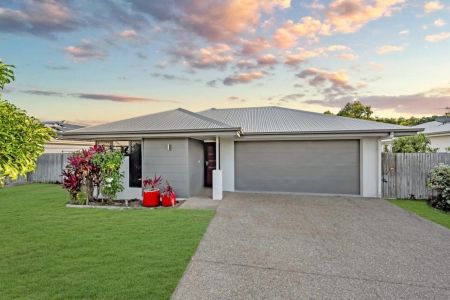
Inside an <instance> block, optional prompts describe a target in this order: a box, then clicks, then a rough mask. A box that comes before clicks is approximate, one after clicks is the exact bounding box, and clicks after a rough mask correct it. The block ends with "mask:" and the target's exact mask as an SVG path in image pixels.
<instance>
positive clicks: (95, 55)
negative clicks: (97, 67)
mask: <svg viewBox="0 0 450 300" xmlns="http://www.w3.org/2000/svg"><path fill="white" fill-rule="evenodd" d="M64 51H65V52H66V53H68V54H69V55H70V56H71V57H72V59H73V60H75V61H78V62H80V61H84V60H87V59H98V60H102V59H104V58H105V57H106V52H105V51H103V50H102V49H100V48H99V47H98V46H96V45H94V44H93V43H92V42H91V41H89V40H86V39H84V40H81V42H80V43H79V44H78V45H74V46H68V47H65V48H64Z"/></svg>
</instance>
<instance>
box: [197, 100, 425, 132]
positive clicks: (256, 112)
mask: <svg viewBox="0 0 450 300" xmlns="http://www.w3.org/2000/svg"><path fill="white" fill-rule="evenodd" d="M198 114H200V115H203V116H206V117H209V118H212V119H215V120H219V121H221V122H224V123H227V124H229V125H231V126H240V127H241V128H242V132H243V134H261V133H269V134H274V133H308V132H310V133H321V132H323V133H325V132H327V133H328V132H353V131H354V132H361V131H373V132H377V131H381V132H389V131H396V132H399V131H410V132H414V131H415V130H416V129H412V128H410V127H405V126H398V125H392V124H386V123H380V122H374V121H366V120H358V119H351V118H344V117H338V116H332V115H325V114H322V113H314V112H308V111H302V110H295V109H289V108H283V107H275V106H270V107H251V108H231V109H214V108H213V109H209V110H206V111H202V112H199V113H198Z"/></svg>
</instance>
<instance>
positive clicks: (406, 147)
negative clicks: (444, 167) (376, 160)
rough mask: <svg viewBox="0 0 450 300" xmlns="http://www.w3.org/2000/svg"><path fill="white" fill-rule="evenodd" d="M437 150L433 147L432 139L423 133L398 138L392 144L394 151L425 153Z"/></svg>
mask: <svg viewBox="0 0 450 300" xmlns="http://www.w3.org/2000/svg"><path fill="white" fill-rule="evenodd" d="M436 150H437V149H434V148H431V146H430V139H429V138H428V137H427V136H426V135H425V134H423V133H419V134H416V135H411V136H402V137H399V138H396V139H395V140H394V142H393V144H392V152H394V153H425V152H436Z"/></svg>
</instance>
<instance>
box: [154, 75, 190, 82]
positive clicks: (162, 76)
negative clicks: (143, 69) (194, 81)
mask: <svg viewBox="0 0 450 300" xmlns="http://www.w3.org/2000/svg"><path fill="white" fill-rule="evenodd" d="M150 75H151V76H153V77H157V78H161V79H165V80H179V81H189V79H188V78H185V77H181V76H176V75H171V74H164V73H151V74H150Z"/></svg>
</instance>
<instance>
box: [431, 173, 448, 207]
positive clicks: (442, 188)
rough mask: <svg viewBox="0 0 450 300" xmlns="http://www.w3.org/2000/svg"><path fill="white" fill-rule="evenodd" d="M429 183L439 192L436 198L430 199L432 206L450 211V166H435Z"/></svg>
mask: <svg viewBox="0 0 450 300" xmlns="http://www.w3.org/2000/svg"><path fill="white" fill-rule="evenodd" d="M427 185H428V187H429V188H431V189H433V190H435V191H436V192H437V193H438V195H437V197H436V198H432V199H430V202H429V203H430V204H431V206H433V207H435V208H438V209H442V210H444V211H450V166H449V165H444V164H440V165H438V166H436V167H434V168H433V170H431V173H430V179H429V181H428V184H427Z"/></svg>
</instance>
